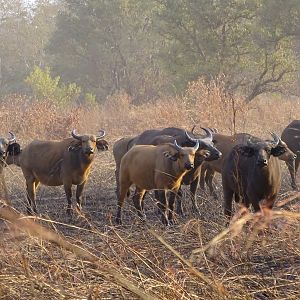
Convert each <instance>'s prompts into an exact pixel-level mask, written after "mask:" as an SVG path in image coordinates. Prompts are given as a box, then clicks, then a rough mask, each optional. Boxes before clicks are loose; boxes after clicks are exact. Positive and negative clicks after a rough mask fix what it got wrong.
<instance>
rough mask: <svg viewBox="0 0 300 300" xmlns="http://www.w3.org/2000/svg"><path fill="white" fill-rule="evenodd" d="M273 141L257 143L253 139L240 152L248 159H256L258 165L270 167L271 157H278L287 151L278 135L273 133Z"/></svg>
mask: <svg viewBox="0 0 300 300" xmlns="http://www.w3.org/2000/svg"><path fill="white" fill-rule="evenodd" d="M272 137H273V140H272V141H269V140H266V141H255V142H253V141H252V140H251V138H250V139H249V140H248V142H247V145H245V146H241V147H240V148H239V152H240V153H241V155H243V156H246V157H255V161H256V165H257V166H259V167H261V168H263V167H266V166H268V164H269V159H270V157H271V155H273V156H275V157H278V156H281V155H282V154H284V153H285V152H286V151H287V148H286V147H285V146H284V145H283V144H282V141H281V139H280V138H279V137H278V135H277V134H275V133H272Z"/></svg>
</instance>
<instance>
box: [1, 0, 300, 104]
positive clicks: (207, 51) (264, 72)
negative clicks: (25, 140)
mask: <svg viewBox="0 0 300 300" xmlns="http://www.w3.org/2000/svg"><path fill="white" fill-rule="evenodd" d="M24 3H26V2H24V1H22V0H12V1H5V0H0V25H1V31H0V40H1V41H2V43H1V44H0V88H1V89H0V91H1V92H2V93H9V92H12V91H13V92H22V91H26V86H25V84H24V78H25V77H26V75H27V74H28V73H29V72H30V71H31V70H32V69H33V66H35V65H36V66H39V67H40V68H42V67H43V66H46V65H47V66H50V67H51V71H52V72H53V74H55V75H56V76H60V77H54V78H51V79H52V81H51V80H49V78H47V74H44V75H43V76H44V77H45V78H44V80H45V81H46V82H47V84H49V85H48V86H46V87H44V88H45V89H44V93H46V88H48V89H49V91H48V92H47V93H50V94H51V89H57V86H59V89H60V90H61V93H62V94H65V95H66V96H64V97H63V98H64V99H68V98H70V96H68V95H70V94H72V95H73V94H76V89H77V88H78V86H80V87H82V90H83V95H85V93H92V94H93V95H95V97H94V96H92V95H88V96H84V97H85V98H86V99H87V102H89V101H90V102H93V101H95V99H96V98H97V99H99V100H104V99H105V98H106V97H107V96H108V95H112V94H115V93H118V92H121V91H124V92H126V93H127V94H128V95H130V97H131V98H132V99H133V101H134V102H135V103H139V102H142V101H149V100H153V99H156V98H158V97H160V96H161V95H162V94H168V93H170V92H173V93H183V92H184V91H185V89H186V87H187V84H188V82H190V81H193V80H196V79H198V78H199V77H201V78H204V79H205V80H207V81H209V80H211V79H213V80H219V79H220V78H222V79H223V80H224V85H225V89H226V91H227V93H229V94H236V93H237V94H239V95H242V96H244V98H245V99H246V100H247V101H251V100H252V99H253V98H255V97H256V96H257V95H260V94H262V93H267V92H290V90H291V89H290V87H291V84H292V83H294V82H295V78H296V76H295V75H296V73H297V72H298V75H299V53H300V50H299V49H300V46H299V45H300V42H299V36H300V1H299V0H289V1H285V0H247V1H245V0H111V1H108V0H80V1H79V0H76V1H74V0H64V1H45V0H36V1H35V4H34V5H33V7H32V8H26V7H25V4H24ZM20 49H21V50H20ZM297 51H298V54H297ZM48 75H49V76H50V74H48ZM36 76H38V77H39V76H40V77H41V78H42V77H43V76H42V75H41V74H36ZM50 77H51V76H50ZM298 77H299V76H298ZM57 78H59V79H61V80H62V82H74V83H76V85H75V86H74V85H73V86H72V85H66V86H64V85H63V84H59V83H57V86H56V87H55V80H56V79H57ZM50 83H51V84H52V85H51V84H50ZM39 84H41V85H42V84H43V82H40V83H39ZM44 84H45V82H44ZM77 85H78V86H77ZM39 93H43V92H42V88H40V90H39ZM41 97H44V96H43V95H42V96H41ZM61 101H62V102H64V101H66V102H68V101H70V100H61Z"/></svg>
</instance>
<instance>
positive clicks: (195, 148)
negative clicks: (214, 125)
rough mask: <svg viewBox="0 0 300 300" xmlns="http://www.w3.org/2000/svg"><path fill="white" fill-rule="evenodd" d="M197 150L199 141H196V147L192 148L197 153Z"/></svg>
mask: <svg viewBox="0 0 300 300" xmlns="http://www.w3.org/2000/svg"><path fill="white" fill-rule="evenodd" d="M198 148H199V141H198V140H197V143H196V145H195V146H194V150H195V151H197V150H198Z"/></svg>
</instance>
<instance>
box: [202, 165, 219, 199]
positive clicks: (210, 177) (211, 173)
mask: <svg viewBox="0 0 300 300" xmlns="http://www.w3.org/2000/svg"><path fill="white" fill-rule="evenodd" d="M214 176H215V171H213V170H211V169H207V171H206V175H205V182H206V184H207V185H208V187H209V192H210V195H211V196H213V197H214V198H215V199H218V195H217V193H216V189H215V188H214V185H213V179H214Z"/></svg>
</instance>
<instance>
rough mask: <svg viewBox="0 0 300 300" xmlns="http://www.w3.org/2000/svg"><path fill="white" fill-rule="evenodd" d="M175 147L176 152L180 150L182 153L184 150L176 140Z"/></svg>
mask: <svg viewBox="0 0 300 300" xmlns="http://www.w3.org/2000/svg"><path fill="white" fill-rule="evenodd" d="M174 146H175V148H176V150H178V151H180V150H181V149H182V147H181V146H179V145H178V144H177V141H176V140H175V141H174Z"/></svg>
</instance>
